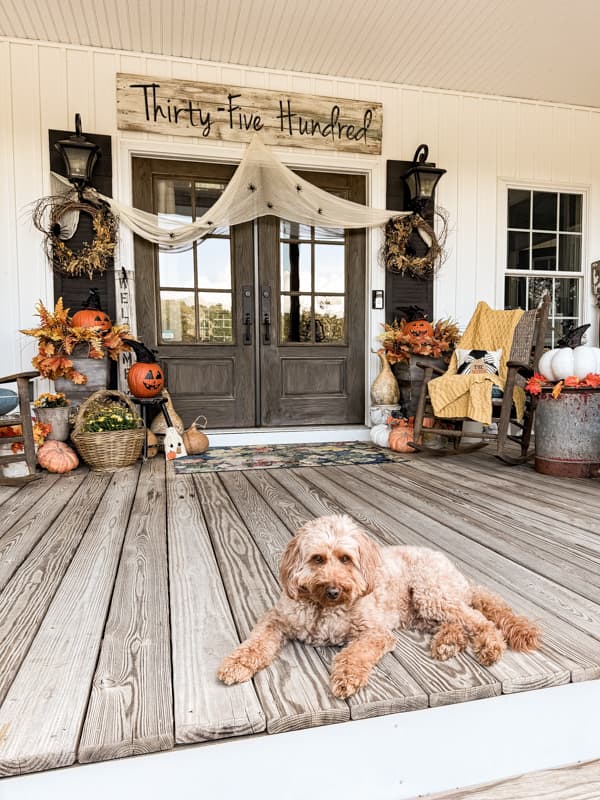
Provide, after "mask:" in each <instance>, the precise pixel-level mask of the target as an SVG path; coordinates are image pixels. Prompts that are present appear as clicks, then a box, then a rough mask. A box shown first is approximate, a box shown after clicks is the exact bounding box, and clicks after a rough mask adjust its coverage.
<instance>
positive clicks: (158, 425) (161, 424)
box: [150, 389, 185, 436]
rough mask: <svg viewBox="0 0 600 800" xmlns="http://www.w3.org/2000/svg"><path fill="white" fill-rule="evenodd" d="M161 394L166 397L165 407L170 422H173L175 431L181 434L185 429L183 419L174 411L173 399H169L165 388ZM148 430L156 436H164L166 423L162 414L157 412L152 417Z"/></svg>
mask: <svg viewBox="0 0 600 800" xmlns="http://www.w3.org/2000/svg"><path fill="white" fill-rule="evenodd" d="M162 396H163V397H166V398H167V402H166V404H165V405H166V409H167V413H168V415H169V417H170V418H171V422H172V423H173V427H174V428H175V430H176V431H177V433H179V434H181V435H183V432H184V430H185V425H184V424H183V420H182V419H181V417H180V416H179V414H178V413H177V412H176V411H175V407H174V406H173V401H172V400H171V395H170V394H169V392H168V391H167V389H163V390H162ZM150 430H151V431H152V432H153V433H156V434H157V435H158V436H164V435H165V432H166V430H167V423H166V422H165V418H164V416H163V415H162V414H157V415H156V416H155V417H154V419H153V420H152V424H151V425H150Z"/></svg>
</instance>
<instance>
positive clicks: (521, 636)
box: [471, 586, 541, 652]
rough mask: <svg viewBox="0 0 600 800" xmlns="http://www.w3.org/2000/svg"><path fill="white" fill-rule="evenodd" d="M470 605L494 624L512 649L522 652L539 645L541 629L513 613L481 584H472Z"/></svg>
mask: <svg viewBox="0 0 600 800" xmlns="http://www.w3.org/2000/svg"><path fill="white" fill-rule="evenodd" d="M471 605H472V606H473V608H475V609H476V610H477V611H480V612H481V613H482V614H483V616H484V617H486V618H487V619H489V620H490V621H491V622H493V623H494V625H496V627H497V628H498V629H499V630H500V631H501V633H502V635H503V636H504V638H505V640H506V643H507V644H508V646H509V647H512V649H513V650H518V651H520V652H523V651H526V650H536V649H537V648H538V647H539V644H540V636H541V631H540V629H539V627H538V626H537V625H536V624H535V622H532V621H531V620H529V619H527V617H524V616H522V615H520V614H515V612H514V611H513V610H512V608H511V607H510V606H509V605H507V604H506V603H505V602H504V601H503V600H501V599H500V598H499V597H498V596H497V595H495V594H492V593H491V592H488V591H487V589H484V588H483V587H482V586H474V587H473V595H472V598H471Z"/></svg>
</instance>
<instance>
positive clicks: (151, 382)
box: [123, 339, 165, 397]
mask: <svg viewBox="0 0 600 800" xmlns="http://www.w3.org/2000/svg"><path fill="white" fill-rule="evenodd" d="M123 341H124V342H125V344H128V345H129V346H130V347H131V348H133V350H134V351H135V354H136V357H137V361H136V363H135V364H134V365H133V366H132V367H131V368H130V370H129V372H128V373H127V385H128V386H129V389H130V390H131V393H132V394H133V395H134V396H135V397H156V395H158V394H160V393H161V391H162V390H163V388H164V385H165V376H164V374H163V370H162V367H161V366H160V364H159V363H158V362H157V361H156V358H155V357H154V355H153V353H152V352H151V351H150V350H148V348H147V347H146V346H145V345H143V344H142V343H141V342H136V341H134V340H133V339H123Z"/></svg>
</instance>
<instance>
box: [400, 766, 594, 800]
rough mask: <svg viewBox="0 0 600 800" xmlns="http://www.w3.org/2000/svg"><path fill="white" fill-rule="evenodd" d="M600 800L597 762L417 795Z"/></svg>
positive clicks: (433, 799) (460, 799)
mask: <svg viewBox="0 0 600 800" xmlns="http://www.w3.org/2000/svg"><path fill="white" fill-rule="evenodd" d="M599 797H600V761H588V762H587V763H585V764H573V765H572V766H569V767H561V768H560V769H548V770H544V771H543V772H532V773H529V774H528V775H520V776H519V777H517V778H507V779H505V780H502V781H495V782H494V783H487V784H485V785H484V786H473V787H471V788H470V789H456V790H455V791H453V792H441V793H439V794H428V795H419V798H420V800H542V798H546V800H598V798H599ZM413 800H417V798H413Z"/></svg>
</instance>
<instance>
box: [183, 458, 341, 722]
mask: <svg viewBox="0 0 600 800" xmlns="http://www.w3.org/2000/svg"><path fill="white" fill-rule="evenodd" d="M194 482H195V484H196V490H197V492H198V496H199V498H200V501H201V503H202V509H203V512H204V515H205V519H206V524H207V526H208V530H209V532H210V536H211V539H212V543H213V547H214V549H215V554H216V557H217V561H218V563H219V567H220V569H221V574H222V576H223V581H224V584H225V588H226V590H227V595H228V597H229V602H230V604H231V608H232V611H233V614H234V617H235V619H236V621H237V625H238V631H239V634H240V637H245V636H246V635H247V634H248V633H249V632H250V630H251V628H252V627H253V625H254V623H255V622H256V621H257V619H258V618H259V617H260V616H261V615H262V614H263V613H264V612H265V611H267V609H269V608H270V607H271V606H272V605H273V603H274V602H275V600H276V598H277V595H278V593H279V586H278V584H277V582H276V580H275V579H274V577H273V575H272V573H271V571H270V570H269V568H268V567H267V565H266V564H265V562H264V560H263V558H262V556H261V554H260V551H259V550H258V548H257V546H256V544H255V543H254V541H253V539H252V537H251V536H250V534H249V533H248V530H247V528H246V526H245V525H244V523H243V522H242V519H241V517H240V515H239V514H238V512H237V511H236V510H235V508H234V507H233V505H232V503H231V500H230V498H229V495H228V494H227V492H226V491H225V489H224V487H223V484H222V483H221V482H220V480H219V478H218V477H217V476H216V475H215V474H210V473H209V474H206V475H194ZM222 655H226V654H225V653H223V654H222ZM254 685H255V687H256V691H257V693H258V696H259V698H260V701H261V703H262V706H263V710H264V712H265V716H266V718H267V730H268V731H269V732H270V733H275V732H281V731H284V730H296V729H298V728H310V727H312V726H314V725H325V724H327V723H331V722H342V721H344V720H347V719H349V717H350V710H349V708H348V705H347V703H345V702H343V701H341V700H338V699H336V698H335V697H334V696H333V695H332V694H331V692H330V691H329V676H328V673H327V670H326V669H325V667H324V665H323V663H322V661H321V660H320V658H319V656H318V655H317V653H316V652H315V650H314V649H313V648H310V647H303V646H302V645H300V644H298V643H297V642H293V643H288V644H287V645H286V646H285V647H284V648H283V649H282V652H281V654H280V656H279V657H278V658H277V659H276V660H275V662H274V663H273V664H272V665H271V666H270V667H267V668H266V669H264V670H262V671H261V672H259V673H257V675H256V676H255V678H254Z"/></svg>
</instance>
